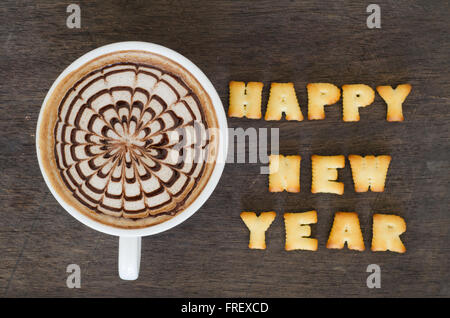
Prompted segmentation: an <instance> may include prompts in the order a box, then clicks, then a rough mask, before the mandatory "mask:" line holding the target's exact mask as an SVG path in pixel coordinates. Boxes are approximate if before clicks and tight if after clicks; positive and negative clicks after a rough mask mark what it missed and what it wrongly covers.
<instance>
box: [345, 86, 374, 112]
mask: <svg viewBox="0 0 450 318" xmlns="http://www.w3.org/2000/svg"><path fill="white" fill-rule="evenodd" d="M374 98H375V92H374V90H373V89H372V88H371V87H370V86H367V85H365V84H351V85H344V86H342V113H343V119H344V121H359V107H366V106H368V105H370V104H372V103H373V100H374Z"/></svg>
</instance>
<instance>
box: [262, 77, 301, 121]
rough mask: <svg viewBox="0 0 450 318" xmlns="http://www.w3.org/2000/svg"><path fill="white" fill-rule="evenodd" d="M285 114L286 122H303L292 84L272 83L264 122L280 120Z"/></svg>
mask: <svg viewBox="0 0 450 318" xmlns="http://www.w3.org/2000/svg"><path fill="white" fill-rule="evenodd" d="M283 113H285V115H286V119H287V120H298V121H301V120H303V114H302V111H301V109H300V105H299V104H298V100H297V95H296V94H295V89H294V84H293V83H272V84H271V85H270V96H269V102H268V103H267V111H266V115H265V120H280V119H281V116H282V114H283Z"/></svg>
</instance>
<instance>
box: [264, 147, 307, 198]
mask: <svg viewBox="0 0 450 318" xmlns="http://www.w3.org/2000/svg"><path fill="white" fill-rule="evenodd" d="M301 159H302V158H301V157H300V156H283V155H270V156H269V173H270V174H269V191H270V192H283V191H284V190H286V191H287V192H300V161H301Z"/></svg>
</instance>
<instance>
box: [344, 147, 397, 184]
mask: <svg viewBox="0 0 450 318" xmlns="http://www.w3.org/2000/svg"><path fill="white" fill-rule="evenodd" d="M348 160H349V161H350V166H351V167H352V175H353V182H354V184H355V191H356V192H367V191H368V190H369V187H370V190H371V191H372V192H383V191H384V184H385V181H386V174H387V171H388V168H389V163H390V162H391V156H376V157H375V156H365V157H361V156H357V155H349V156H348Z"/></svg>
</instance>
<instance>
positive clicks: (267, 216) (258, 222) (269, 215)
mask: <svg viewBox="0 0 450 318" xmlns="http://www.w3.org/2000/svg"><path fill="white" fill-rule="evenodd" d="M275 216H276V213H275V212H273V211H271V212H262V213H261V214H260V215H259V216H256V213H255V212H242V213H241V219H242V220H243V221H244V223H245V225H246V226H247V228H248V229H249V230H250V243H249V244H248V247H249V248H253V249H261V250H264V249H266V231H267V229H268V228H269V226H270V224H272V222H273V220H274V219H275Z"/></svg>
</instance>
